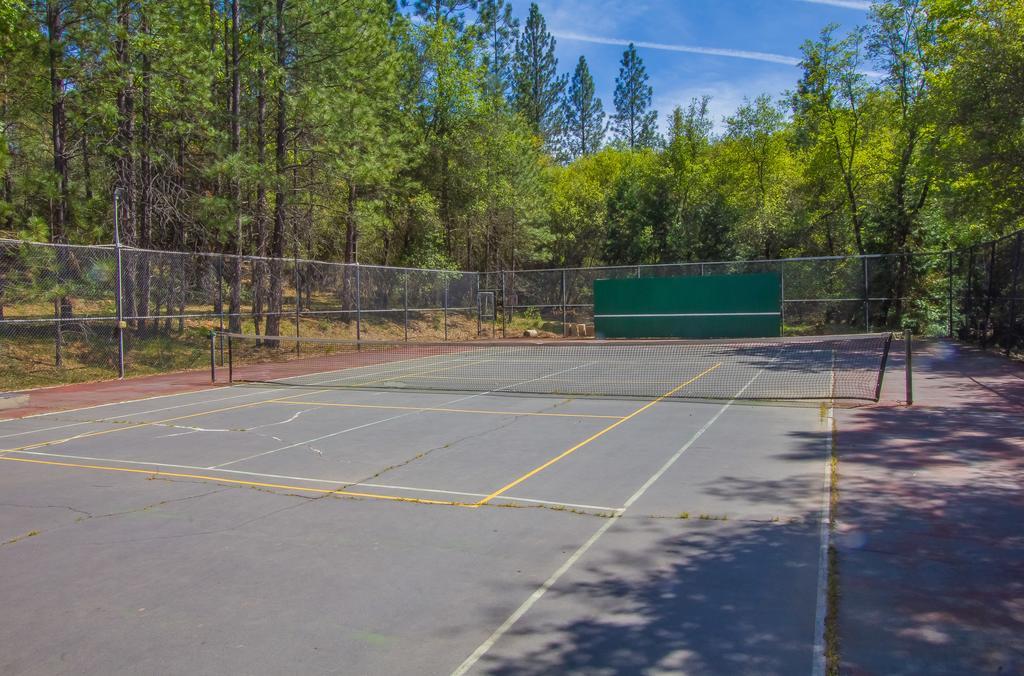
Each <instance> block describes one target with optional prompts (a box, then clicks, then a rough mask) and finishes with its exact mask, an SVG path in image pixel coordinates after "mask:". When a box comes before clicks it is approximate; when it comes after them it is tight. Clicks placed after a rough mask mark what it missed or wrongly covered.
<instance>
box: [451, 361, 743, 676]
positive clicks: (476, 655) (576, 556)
mask: <svg viewBox="0 0 1024 676" xmlns="http://www.w3.org/2000/svg"><path fill="white" fill-rule="evenodd" d="M761 373H762V371H758V372H757V373H756V374H754V377H753V378H751V379H750V380H749V381H747V384H746V385H744V386H743V387H742V388H741V389H740V391H739V392H737V393H736V394H735V395H733V397H732V399H730V400H729V401H728V402H726V403H725V405H723V406H722V407H721V408H720V409H718V412H717V413H715V415H713V416H712V417H711V419H710V420H708V421H707V422H706V423H704V426H703V427H701V428H700V429H699V430H697V431H696V432H695V433H694V434H693V436H691V437H690V438H689V440H688V441H687V442H686V443H685V444H683V445H682V447H681V448H680V449H679V450H678V451H676V452H675V453H674V454H673V455H672V457H671V458H669V459H668V461H666V462H665V464H664V465H662V466H661V468H660V469H659V470H658V471H657V472H655V473H654V474H652V475H651V477H650V478H649V479H647V481H645V482H644V484H643V485H642V486H640V488H638V489H637V490H636V492H635V493H633V495H631V496H629V499H627V500H626V502H625V503H623V505H622V510H621V511H619V512H616V513H615V514H613V515H612V517H611V518H610V519H608V521H606V522H605V523H604V524H603V525H602V526H601V527H600V528H598V529H597V531H596V532H595V533H594V534H593V535H591V536H590V539H588V540H587V541H586V542H584V543H583V544H582V545H580V547H579V549H577V550H576V551H575V552H573V553H572V555H571V556H570V557H569V558H568V559H566V560H565V563H563V564H562V565H561V566H559V567H558V570H556V571H555V572H554V573H552V574H551V576H550V577H549V578H548V579H547V580H545V581H544V583H543V584H542V585H541V586H539V587H538V588H537V589H536V590H534V592H533V593H532V594H530V596H529V597H528V598H527V599H526V600H525V601H523V603H522V605H520V606H519V607H518V608H516V609H515V611H514V612H513V613H512V614H511V615H509V616H508V619H506V620H505V621H504V622H502V623H501V626H499V627H498V628H497V629H495V630H494V632H493V633H492V634H491V635H490V636H489V637H488V638H487V640H485V641H484V642H483V643H481V644H480V645H479V646H478V647H477V649H476V650H474V651H473V653H472V654H471V655H470V656H469V657H467V658H466V659H465V660H464V661H463V662H462V664H460V665H459V666H458V667H457V668H456V669H455V671H453V672H452V676H462V675H463V674H465V673H466V672H468V671H469V670H470V669H472V668H473V666H474V665H475V664H476V663H477V662H478V661H480V658H481V657H483V656H484V655H486V654H487V651H488V650H490V649H491V648H492V647H494V644H495V643H497V642H498V641H499V640H500V639H501V637H502V636H504V635H505V634H506V633H507V632H508V630H509V629H511V628H512V626H513V625H515V623H516V622H518V621H519V619H520V618H521V617H522V616H523V615H525V614H526V613H527V612H528V611H529V610H530V608H532V607H533V606H534V604H536V603H537V601H539V600H540V599H541V597H543V596H544V594H545V593H547V591H548V590H549V589H551V588H552V587H553V586H555V584H556V583H557V582H558V580H559V579H561V577H562V576H563V575H565V574H566V573H567V572H568V571H569V569H570V568H572V567H573V565H575V564H576V562H577V561H579V560H580V559H581V558H582V557H583V555H584V554H586V553H587V551H588V550H589V549H590V548H591V547H593V546H594V545H595V544H596V543H597V541H598V540H600V539H601V536H603V535H604V534H605V533H607V532H608V530H609V529H610V528H611V527H612V526H614V525H615V524H616V523H618V521H619V519H621V518H622V517H623V516H624V515H625V513H626V510H628V509H629V508H630V507H632V506H633V504H634V503H636V501H637V500H639V499H640V498H641V497H643V495H644V493H646V492H647V491H648V489H650V487H651V486H653V485H654V483H655V482H656V481H657V480H658V479H660V478H661V477H662V476H663V475H664V474H665V472H667V471H668V470H669V469H670V468H671V467H672V465H674V464H675V463H676V461H677V460H679V458H680V457H682V455H683V453H685V452H686V451H687V450H688V449H689V448H690V447H691V446H692V445H693V444H694V443H695V442H696V441H697V440H698V439H700V438H701V436H703V435H704V433H705V432H707V431H708V429H710V428H711V426H712V425H714V424H715V422H716V421H717V420H718V419H719V418H720V417H722V414H723V413H725V412H726V410H728V408H729V407H730V406H732V405H733V404H734V403H735V402H736V400H737V399H739V398H740V397H741V396H742V395H743V393H744V392H745V391H746V390H747V388H748V387H750V386H751V385H752V384H753V382H754V381H755V380H757V378H758V376H760V375H761Z"/></svg>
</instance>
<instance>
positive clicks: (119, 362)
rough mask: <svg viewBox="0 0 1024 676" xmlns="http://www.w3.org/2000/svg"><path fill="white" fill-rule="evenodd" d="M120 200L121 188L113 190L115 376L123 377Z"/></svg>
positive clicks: (122, 285) (122, 284)
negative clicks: (115, 288) (115, 279)
mask: <svg viewBox="0 0 1024 676" xmlns="http://www.w3.org/2000/svg"><path fill="white" fill-rule="evenodd" d="M120 201H121V189H120V188H118V189H116V190H114V249H115V251H116V253H117V261H116V263H115V265H116V267H117V291H116V294H117V295H116V297H115V299H114V300H115V304H116V306H117V377H118V378H124V309H123V308H124V281H123V275H122V266H121V228H120V223H119V222H118V216H117V211H118V209H119V203H120Z"/></svg>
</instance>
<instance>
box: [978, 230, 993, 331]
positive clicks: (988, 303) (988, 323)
mask: <svg viewBox="0 0 1024 676" xmlns="http://www.w3.org/2000/svg"><path fill="white" fill-rule="evenodd" d="M990 246H991V251H989V254H988V281H987V282H986V284H985V286H986V287H987V291H986V292H985V332H984V334H983V335H982V338H981V346H982V347H988V334H989V332H990V331H991V329H992V296H994V295H995V293H996V292H995V289H994V288H993V282H994V281H995V268H996V243H995V242H992V244H991V245H990Z"/></svg>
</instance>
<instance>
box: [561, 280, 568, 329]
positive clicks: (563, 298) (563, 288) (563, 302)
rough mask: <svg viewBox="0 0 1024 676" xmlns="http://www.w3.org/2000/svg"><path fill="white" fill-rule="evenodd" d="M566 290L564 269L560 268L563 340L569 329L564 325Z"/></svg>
mask: <svg viewBox="0 0 1024 676" xmlns="http://www.w3.org/2000/svg"><path fill="white" fill-rule="evenodd" d="M565 299H566V288H565V268H562V337H563V338H565V337H566V336H568V335H569V327H568V325H567V324H566V321H567V320H568V316H567V314H566V307H565V303H566V300H565Z"/></svg>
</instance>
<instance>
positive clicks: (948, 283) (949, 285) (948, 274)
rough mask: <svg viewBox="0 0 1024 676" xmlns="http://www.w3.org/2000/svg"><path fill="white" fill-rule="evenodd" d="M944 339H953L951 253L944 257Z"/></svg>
mask: <svg viewBox="0 0 1024 676" xmlns="http://www.w3.org/2000/svg"><path fill="white" fill-rule="evenodd" d="M946 337H947V338H952V337H953V252H952V251H949V252H948V253H947V255H946Z"/></svg>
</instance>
